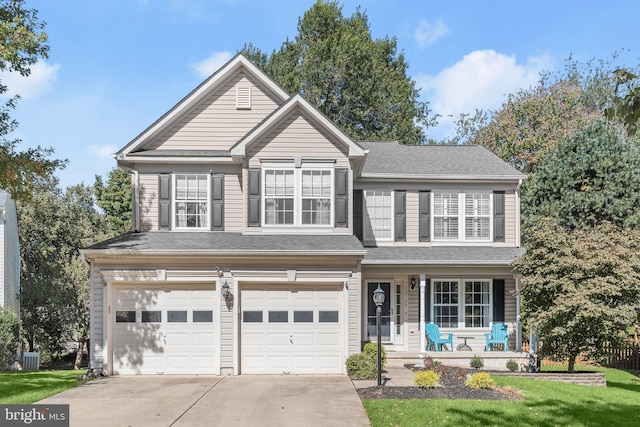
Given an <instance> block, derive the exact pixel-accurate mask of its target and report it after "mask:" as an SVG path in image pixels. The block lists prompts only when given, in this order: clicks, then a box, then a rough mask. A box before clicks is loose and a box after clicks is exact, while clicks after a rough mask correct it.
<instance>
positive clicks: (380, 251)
mask: <svg viewBox="0 0 640 427" xmlns="http://www.w3.org/2000/svg"><path fill="white" fill-rule="evenodd" d="M524 252H525V250H524V248H494V247H488V246H431V247H425V246H420V247H409V246H382V247H377V248H367V255H366V256H365V258H364V259H363V260H362V264H422V265H424V264H431V265H435V264H456V265H458V264H487V265H496V264H499V265H510V264H511V263H512V262H513V261H514V260H515V259H516V258H517V257H519V256H520V255H522V254H524Z"/></svg>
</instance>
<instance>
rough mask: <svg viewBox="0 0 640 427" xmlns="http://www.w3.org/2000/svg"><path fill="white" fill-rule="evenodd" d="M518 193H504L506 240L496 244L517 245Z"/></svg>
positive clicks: (495, 244)
mask: <svg viewBox="0 0 640 427" xmlns="http://www.w3.org/2000/svg"><path fill="white" fill-rule="evenodd" d="M516 218H517V215H516V194H515V192H506V193H505V195H504V242H495V243H494V246H510V247H511V246H515V245H516V230H517V227H516Z"/></svg>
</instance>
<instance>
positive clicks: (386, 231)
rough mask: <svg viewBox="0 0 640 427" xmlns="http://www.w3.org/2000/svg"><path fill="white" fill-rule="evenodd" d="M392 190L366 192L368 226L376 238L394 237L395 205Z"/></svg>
mask: <svg viewBox="0 0 640 427" xmlns="http://www.w3.org/2000/svg"><path fill="white" fill-rule="evenodd" d="M392 200H393V197H392V192H391V190H385V191H373V190H369V191H366V192H365V203H366V210H367V224H368V228H369V229H370V230H371V231H372V232H373V237H374V238H375V239H376V240H391V239H392V238H393V234H392V233H393V227H392V225H393V216H392V211H393V205H392Z"/></svg>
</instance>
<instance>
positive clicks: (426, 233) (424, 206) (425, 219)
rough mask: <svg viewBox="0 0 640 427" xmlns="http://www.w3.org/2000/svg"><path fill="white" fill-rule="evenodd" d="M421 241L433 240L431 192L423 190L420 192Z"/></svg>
mask: <svg viewBox="0 0 640 427" xmlns="http://www.w3.org/2000/svg"><path fill="white" fill-rule="evenodd" d="M419 195H420V196H419V197H420V200H419V205H420V206H419V213H418V217H419V221H420V225H419V230H420V231H419V233H420V236H418V237H419V239H418V240H419V241H421V242H429V241H430V240H431V212H430V211H431V192H429V191H421V192H420V193H419Z"/></svg>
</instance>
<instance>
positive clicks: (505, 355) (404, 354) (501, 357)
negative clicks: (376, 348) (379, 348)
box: [387, 349, 529, 371]
mask: <svg viewBox="0 0 640 427" xmlns="http://www.w3.org/2000/svg"><path fill="white" fill-rule="evenodd" d="M420 356H422V359H421V358H420ZM474 356H480V357H481V358H482V361H483V362H484V367H483V369H485V370H492V371H506V370H507V361H508V360H510V359H513V360H515V361H516V363H518V366H519V367H520V370H521V371H524V370H525V369H526V367H527V365H528V363H529V354H528V353H526V352H523V351H512V350H509V351H506V352H505V351H497V350H494V351H484V349H483V350H481V351H475V350H474V351H457V350H454V351H438V352H436V351H424V352H422V353H420V354H416V353H415V352H410V351H394V350H387V360H388V362H387V363H393V364H395V365H397V364H402V365H405V364H414V365H415V364H420V363H422V361H424V360H426V359H427V358H431V360H433V361H434V362H435V361H438V362H441V363H442V364H443V365H445V366H452V367H460V368H469V363H470V362H471V358H472V357H474Z"/></svg>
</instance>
